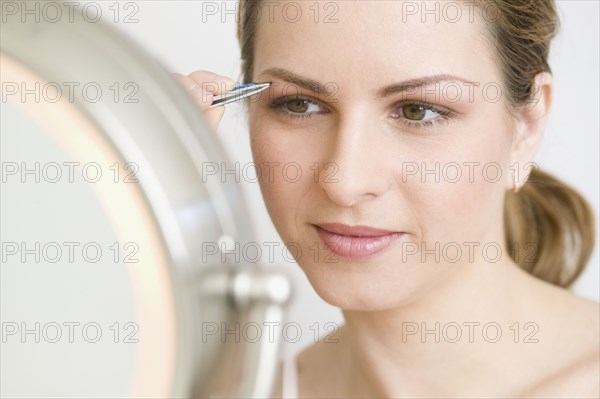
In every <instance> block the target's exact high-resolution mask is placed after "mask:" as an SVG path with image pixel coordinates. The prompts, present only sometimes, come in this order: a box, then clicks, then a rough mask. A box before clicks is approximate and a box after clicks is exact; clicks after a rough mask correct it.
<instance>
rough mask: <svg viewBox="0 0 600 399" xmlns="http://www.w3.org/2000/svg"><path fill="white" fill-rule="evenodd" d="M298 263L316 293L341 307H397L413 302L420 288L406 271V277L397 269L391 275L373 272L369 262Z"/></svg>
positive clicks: (383, 308) (367, 309) (351, 308)
mask: <svg viewBox="0 0 600 399" xmlns="http://www.w3.org/2000/svg"><path fill="white" fill-rule="evenodd" d="M301 267H302V269H303V270H304V273H305V274H306V277H307V278H308V281H309V282H310V284H311V285H312V287H313V289H314V290H315V291H316V293H317V294H318V295H319V297H321V299H323V300H324V301H325V302H327V303H328V304H330V305H332V306H336V307H338V308H340V309H342V310H354V311H378V310H388V309H393V308H398V307H401V306H403V305H406V304H408V303H410V302H412V301H413V300H414V299H415V298H416V297H417V296H418V295H419V292H420V291H421V290H420V289H419V288H418V286H419V284H417V283H416V280H414V279H406V277H407V276H406V274H405V276H404V277H405V278H402V277H401V276H399V274H401V271H400V270H396V273H394V274H396V276H393V277H391V276H390V275H389V273H383V272H381V273H376V272H375V271H374V270H373V269H372V268H373V266H372V265H347V264H344V263H336V264H333V265H330V264H318V263H310V264H309V265H305V266H302V265H301ZM357 268H358V269H359V270H357ZM408 274H410V273H408Z"/></svg>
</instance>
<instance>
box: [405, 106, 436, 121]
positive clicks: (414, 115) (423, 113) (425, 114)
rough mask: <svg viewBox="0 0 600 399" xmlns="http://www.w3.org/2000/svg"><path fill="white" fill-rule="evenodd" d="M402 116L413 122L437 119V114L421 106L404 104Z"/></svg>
mask: <svg viewBox="0 0 600 399" xmlns="http://www.w3.org/2000/svg"><path fill="white" fill-rule="evenodd" d="M401 110H402V115H403V116H404V117H405V118H406V119H410V120H411V121H423V120H429V119H432V118H435V117H436V116H437V115H438V114H437V112H435V111H433V110H431V109H428V108H426V107H425V106H423V105H420V104H404V105H403V106H402V107H401Z"/></svg>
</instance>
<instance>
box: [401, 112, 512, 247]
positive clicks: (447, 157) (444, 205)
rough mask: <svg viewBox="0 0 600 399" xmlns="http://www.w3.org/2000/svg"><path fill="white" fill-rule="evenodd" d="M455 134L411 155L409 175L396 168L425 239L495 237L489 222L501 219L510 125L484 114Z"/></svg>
mask: <svg viewBox="0 0 600 399" xmlns="http://www.w3.org/2000/svg"><path fill="white" fill-rule="evenodd" d="M459 133H460V134H459V135H456V136H454V142H453V143H445V144H444V145H432V146H429V147H428V148H427V150H425V149H423V151H419V154H418V155H417V154H415V162H413V163H411V164H409V166H411V167H412V169H410V173H411V174H406V170H407V169H408V167H406V166H405V167H404V172H405V173H404V174H403V173H402V171H399V172H398V173H399V175H401V176H402V177H401V178H402V179H404V181H405V182H406V184H405V186H404V190H403V192H404V193H405V196H406V198H407V201H409V203H410V204H411V205H412V208H413V211H414V213H415V215H416V219H417V221H418V224H419V227H420V230H421V234H422V235H423V237H421V238H422V239H424V240H425V241H436V242H440V243H443V242H464V241H481V240H482V239H484V238H485V237H488V238H489V237H494V239H498V238H497V235H498V233H499V231H495V230H494V231H492V229H491V228H490V226H501V223H502V216H503V200H504V193H505V191H506V188H507V187H506V181H507V179H509V177H508V176H507V175H510V173H511V171H510V169H509V167H510V166H511V165H510V164H509V155H510V145H511V136H512V131H511V128H510V127H509V126H508V125H507V121H506V118H504V119H503V118H500V117H495V118H494V116H493V115H488V118H487V121H486V120H485V119H482V120H481V121H477V122H476V123H472V124H469V126H465V128H464V129H463V130H462V131H461V132H459ZM416 158H419V159H418V160H417V159H416ZM509 180H510V179H509Z"/></svg>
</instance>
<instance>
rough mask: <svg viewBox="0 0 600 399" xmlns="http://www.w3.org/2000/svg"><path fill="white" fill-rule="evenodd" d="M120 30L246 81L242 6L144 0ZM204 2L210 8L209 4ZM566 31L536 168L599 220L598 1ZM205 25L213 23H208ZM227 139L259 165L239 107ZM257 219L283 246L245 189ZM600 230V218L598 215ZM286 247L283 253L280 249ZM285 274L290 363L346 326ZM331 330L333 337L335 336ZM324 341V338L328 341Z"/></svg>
mask: <svg viewBox="0 0 600 399" xmlns="http://www.w3.org/2000/svg"><path fill="white" fill-rule="evenodd" d="M121 3H122V4H121V6H122V8H121V11H122V14H121V15H120V16H119V18H120V21H119V22H118V23H116V25H117V26H118V28H119V29H121V30H122V31H124V32H126V33H127V35H129V36H130V37H132V38H133V39H134V40H135V41H137V42H138V43H139V44H141V45H142V46H143V47H144V48H145V49H146V50H147V51H148V52H150V53H151V54H153V55H154V56H155V57H156V58H158V59H159V60H160V61H161V62H162V63H163V64H164V65H165V66H166V67H167V68H168V69H169V70H170V71H172V72H180V73H183V74H189V73H191V72H192V71H194V70H198V69H203V70H210V71H213V72H216V73H218V74H221V75H226V76H229V77H231V78H232V79H234V80H236V81H241V75H240V61H239V47H238V43H237V39H236V21H235V12H234V10H235V8H236V7H237V2H235V1H226V2H221V1H218V2H211V3H213V4H215V5H216V6H217V7H219V10H221V11H223V10H225V9H227V10H230V11H231V13H228V14H227V13H224V12H221V13H219V14H218V15H216V16H208V15H206V13H205V12H204V13H203V10H206V3H207V2H206V1H179V2H177V1H138V2H135V4H136V5H137V6H138V7H139V9H138V10H137V12H136V13H135V18H136V19H137V20H138V22H136V23H123V21H121V19H123V17H124V16H126V15H128V14H129V13H130V12H131V11H132V10H134V9H133V8H125V7H124V5H125V4H126V3H127V2H126V1H124V2H121ZM203 3H204V4H203ZM111 4H114V2H113V1H108V2H106V3H103V4H102V5H103V8H104V9H105V12H106V14H105V15H106V16H107V17H109V18H107V19H111V18H112V17H113V12H112V11H109V10H108V9H106V7H108V6H109V5H111ZM557 5H558V8H559V13H560V18H561V31H560V33H559V36H558V37H557V38H556V39H555V41H554V43H553V47H552V51H551V60H550V65H551V67H552V70H553V74H554V78H555V84H556V86H555V94H554V103H553V109H552V113H551V116H550V120H549V125H548V128H547V130H546V138H545V141H544V143H543V145H542V147H541V150H540V152H539V155H538V157H537V159H536V162H537V163H538V164H539V165H540V166H541V167H542V169H544V170H546V171H549V172H551V173H553V174H555V175H556V176H558V177H559V178H561V179H562V180H563V181H565V182H567V183H569V184H571V185H572V186H574V187H575V188H576V189H577V190H578V191H579V192H581V193H582V194H583V195H584V196H585V197H586V198H587V199H588V200H589V201H590V203H591V204H592V205H593V207H594V209H595V211H596V215H597V214H598V203H599V194H598V182H599V176H598V170H599V161H598V159H599V154H598V152H599V142H598V134H599V130H600V129H599V101H598V89H599V50H598V49H599V46H600V45H599V43H598V38H599V36H600V33H599V28H598V26H599V21H598V15H599V3H598V2H597V1H573V0H568V1H566V0H564V1H558V2H557ZM203 18H204V19H205V22H203ZM218 134H219V137H220V139H221V140H222V142H223V143H224V146H225V147H226V149H227V151H228V153H229V154H230V157H231V158H232V160H234V161H238V162H240V163H242V164H243V163H245V162H251V160H252V158H251V153H250V146H249V141H248V131H247V128H246V119H245V116H244V114H243V111H242V108H240V107H238V106H236V105H232V106H228V107H227V112H226V113H225V117H224V119H223V121H222V123H221V125H220V128H219V133H218ZM241 184H242V190H243V191H244V193H245V195H246V198H247V200H248V202H249V203H250V209H251V212H252V214H251V219H252V220H253V222H254V223H255V230H256V241H258V242H265V241H270V242H273V241H279V236H278V235H277V233H276V231H275V229H274V227H273V226H272V224H271V221H270V219H269V216H268V214H267V211H266V209H265V207H264V204H263V201H262V198H261V194H260V191H259V187H258V184H251V183H246V182H242V183H241ZM596 229H597V230H598V217H597V216H596ZM280 248H281V247H280ZM280 264H281V266H282V267H283V268H286V269H288V270H289V272H290V273H291V274H292V275H293V277H294V280H295V281H294V282H295V286H296V288H297V295H296V297H295V301H294V302H293V304H292V305H291V308H290V315H289V320H290V321H294V322H297V323H299V324H300V326H301V328H302V332H303V334H302V338H301V339H300V341H299V342H297V343H295V344H291V343H286V344H285V346H284V352H283V356H287V355H289V354H293V353H296V352H297V351H299V350H301V349H302V348H303V347H305V346H306V345H309V344H310V343H311V342H312V341H314V337H313V330H311V325H313V324H314V323H315V322H318V323H320V327H319V329H320V331H321V333H325V332H326V330H324V329H323V325H324V323H327V322H335V323H341V322H342V316H341V312H340V311H339V309H337V308H334V307H332V306H330V305H328V304H326V303H325V302H324V301H322V300H321V299H320V298H319V297H318V296H317V294H316V293H315V292H314V290H313V289H312V287H311V286H310V285H309V283H308V281H307V279H306V278H305V276H304V274H303V273H302V271H301V270H300V268H299V267H298V266H297V265H295V264H291V263H288V262H286V261H284V260H283V258H282V259H281V262H280ZM574 291H575V292H576V293H578V294H579V295H582V296H585V297H588V298H591V299H594V300H598V299H599V298H600V293H599V267H598V236H597V237H596V246H595V250H594V254H593V257H592V259H591V261H590V263H589V265H588V267H587V269H586V271H585V273H584V275H583V276H582V277H581V278H580V279H579V281H578V282H577V283H576V285H575V286H574ZM328 331H331V330H327V332H328ZM321 336H322V334H321Z"/></svg>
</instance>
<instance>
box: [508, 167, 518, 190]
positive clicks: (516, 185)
mask: <svg viewBox="0 0 600 399" xmlns="http://www.w3.org/2000/svg"><path fill="white" fill-rule="evenodd" d="M512 177H513V178H512V181H513V185H512V187H511V189H510V191H511V192H513V193H516V192H517V191H519V188H520V187H519V180H518V179H517V176H516V175H515V171H514V170H513V171H512Z"/></svg>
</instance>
